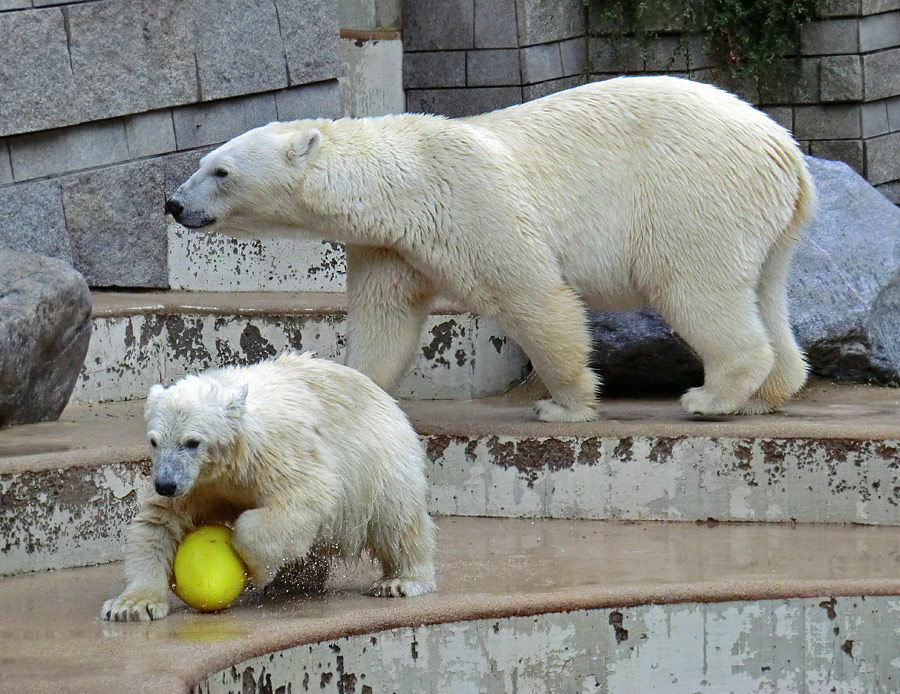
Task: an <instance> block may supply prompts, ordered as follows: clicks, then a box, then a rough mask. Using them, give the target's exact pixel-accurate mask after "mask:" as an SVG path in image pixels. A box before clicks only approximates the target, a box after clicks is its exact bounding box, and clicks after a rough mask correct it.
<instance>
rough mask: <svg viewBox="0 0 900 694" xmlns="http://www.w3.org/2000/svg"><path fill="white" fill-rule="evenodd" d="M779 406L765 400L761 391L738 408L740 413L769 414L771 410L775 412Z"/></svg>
mask: <svg viewBox="0 0 900 694" xmlns="http://www.w3.org/2000/svg"><path fill="white" fill-rule="evenodd" d="M777 409H778V407H777V406H776V405H772V404H770V403H768V402H766V401H765V399H763V398H762V397H760V395H759V393H757V394H756V395H754V396H753V397H751V398H750V399H749V400H748V401H747V402H745V403H744V404H743V405H741V407H740V409H739V410H738V413H739V414H748V415H754V414H769V413H770V412H774V411H775V410H777Z"/></svg>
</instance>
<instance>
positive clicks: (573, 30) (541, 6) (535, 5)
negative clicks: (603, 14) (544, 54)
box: [516, 0, 587, 46]
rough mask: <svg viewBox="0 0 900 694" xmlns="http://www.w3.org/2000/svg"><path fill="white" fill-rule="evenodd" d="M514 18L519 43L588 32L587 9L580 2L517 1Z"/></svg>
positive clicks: (565, 0) (526, 44) (534, 42)
mask: <svg viewBox="0 0 900 694" xmlns="http://www.w3.org/2000/svg"><path fill="white" fill-rule="evenodd" d="M516 19H517V21H518V25H519V45H520V46H532V45H535V44H538V43H549V42H551V41H560V40H563V39H573V38H575V37H576V36H585V35H587V8H586V7H585V5H584V4H583V3H582V2H568V1H567V0H561V1H560V2H547V0H516Z"/></svg>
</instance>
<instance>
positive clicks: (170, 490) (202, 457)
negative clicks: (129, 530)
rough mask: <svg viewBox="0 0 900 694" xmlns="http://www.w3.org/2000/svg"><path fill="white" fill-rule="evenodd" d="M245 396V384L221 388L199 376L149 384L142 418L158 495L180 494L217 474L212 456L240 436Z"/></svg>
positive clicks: (220, 454)
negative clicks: (165, 383) (161, 383)
mask: <svg viewBox="0 0 900 694" xmlns="http://www.w3.org/2000/svg"><path fill="white" fill-rule="evenodd" d="M246 399H247V387H246V386H243V387H240V388H225V387H222V386H219V385H217V384H215V383H211V382H209V381H208V380H205V379H203V378H202V377H198V376H187V377H185V378H183V379H182V380H180V381H178V383H176V384H175V385H173V386H171V387H169V388H163V387H162V386H161V385H155V386H153V387H152V388H151V389H150V392H149V393H148V395H147V405H146V408H145V410H144V418H145V420H146V422H147V439H148V441H149V443H150V453H151V457H152V460H153V486H154V487H155V488H156V492H157V493H158V494H160V495H162V496H181V495H182V494H186V493H187V492H188V491H190V489H191V487H193V486H194V484H195V483H196V482H197V481H198V480H204V479H213V478H215V477H216V475H217V472H220V470H219V471H217V469H216V463H217V458H218V459H220V458H221V456H223V455H227V454H228V452H229V451H230V450H231V449H232V447H233V446H234V445H235V442H236V441H237V438H238V436H239V433H240V426H241V418H242V417H243V413H244V407H245V404H246Z"/></svg>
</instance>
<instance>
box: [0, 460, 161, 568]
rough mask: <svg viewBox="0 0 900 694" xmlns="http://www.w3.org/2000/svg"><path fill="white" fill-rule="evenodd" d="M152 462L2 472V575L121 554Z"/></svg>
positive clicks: (110, 558)
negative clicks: (140, 488)
mask: <svg viewBox="0 0 900 694" xmlns="http://www.w3.org/2000/svg"><path fill="white" fill-rule="evenodd" d="M149 473H150V463H149V461H144V462H141V463H136V464H127V463H119V464H115V465H109V466H105V467H100V468H82V467H71V468H64V469H60V470H49V471H45V472H23V473H20V474H14V475H0V538H2V539H0V575H11V574H18V573H25V572H28V571H42V570H46V569H63V568H68V567H71V566H88V565H91V564H104V563H106V562H110V561H115V560H117V559H119V558H120V557H121V553H122V547H123V545H124V541H125V528H126V527H127V525H128V523H129V522H130V521H131V519H132V517H133V516H134V514H135V513H136V511H137V506H138V501H137V493H138V491H137V490H138V488H139V487H141V486H145V485H147V484H148V479H149Z"/></svg>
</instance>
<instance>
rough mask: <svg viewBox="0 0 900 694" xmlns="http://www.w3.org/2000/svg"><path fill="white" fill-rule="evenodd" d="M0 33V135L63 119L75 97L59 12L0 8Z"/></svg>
mask: <svg viewBox="0 0 900 694" xmlns="http://www.w3.org/2000/svg"><path fill="white" fill-rule="evenodd" d="M0 36H2V37H3V40H2V41H0V84H2V85H3V98H0V136H4V135H12V134H14V133H22V132H28V131H31V130H43V129H46V128H52V127H55V126H57V125H61V124H63V123H64V122H65V120H66V119H65V117H64V116H63V115H62V114H65V113H66V112H68V111H70V110H71V108H72V107H71V104H73V103H77V102H78V97H77V94H76V87H75V79H74V77H73V75H72V70H71V65H70V63H69V53H68V51H67V50H66V28H65V25H64V23H63V15H62V13H61V12H60V11H59V10H58V9H48V10H25V11H22V12H4V13H0Z"/></svg>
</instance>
